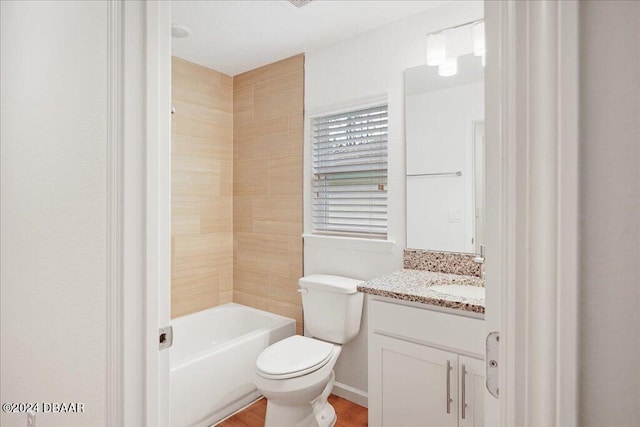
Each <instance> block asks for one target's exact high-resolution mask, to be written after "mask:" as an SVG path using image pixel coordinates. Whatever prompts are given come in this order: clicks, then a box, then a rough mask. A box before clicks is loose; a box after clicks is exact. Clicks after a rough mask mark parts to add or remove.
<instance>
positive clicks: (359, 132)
mask: <svg viewBox="0 0 640 427" xmlns="http://www.w3.org/2000/svg"><path fill="white" fill-rule="evenodd" d="M387 117H388V113H387V106H386V105H382V106H378V107H374V108H367V109H364V110H358V111H350V112H346V113H341V114H334V115H331V116H326V117H318V118H315V119H313V123H312V127H313V133H312V135H313V136H312V138H313V156H312V157H313V209H312V210H313V231H314V233H319V234H333V235H343V236H344V235H346V236H353V237H366V238H378V239H384V238H386V237H387Z"/></svg>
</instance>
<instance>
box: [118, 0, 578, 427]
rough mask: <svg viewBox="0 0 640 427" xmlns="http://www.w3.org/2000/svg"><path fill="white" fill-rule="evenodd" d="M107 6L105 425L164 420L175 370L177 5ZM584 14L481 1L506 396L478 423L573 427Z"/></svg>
mask: <svg viewBox="0 0 640 427" xmlns="http://www.w3.org/2000/svg"><path fill="white" fill-rule="evenodd" d="M113 3H118V4H122V6H121V8H122V12H117V13H121V15H119V16H120V18H119V19H116V24H114V25H115V26H114V27H113V28H114V29H120V31H121V34H122V35H123V37H122V39H118V38H115V39H114V40H115V41H116V43H120V44H119V45H118V46H120V47H119V48H118V49H121V52H122V53H121V55H114V56H113V58H111V56H110V64H111V60H112V59H113V61H119V60H122V63H119V65H117V66H116V67H115V70H116V71H117V72H119V73H121V74H119V75H120V76H121V77H122V87H123V88H124V90H122V89H119V90H120V92H117V94H118V95H117V96H116V97H115V98H114V101H113V102H115V107H114V108H115V109H114V111H115V112H116V113H117V116H116V117H117V120H116V121H115V122H114V123H115V124H113V129H115V130H118V131H121V132H122V133H121V134H119V133H116V134H115V135H116V136H114V137H113V138H115V139H113V141H115V142H116V145H115V148H113V149H114V150H116V151H114V153H115V154H116V157H115V158H114V159H115V161H116V165H115V166H114V169H113V171H114V175H113V176H110V177H109V185H110V187H109V188H111V189H112V191H114V193H113V194H111V193H110V195H109V197H110V200H112V201H113V205H112V206H111V207H112V208H113V212H114V213H113V215H111V216H110V218H111V219H110V225H112V226H113V227H114V228H112V229H110V232H109V233H110V236H111V237H110V238H111V240H110V241H111V242H112V243H113V244H115V248H114V249H113V257H112V259H111V261H110V262H109V264H108V266H107V268H108V269H109V270H110V272H111V273H113V274H115V276H113V275H112V278H113V280H110V281H109V289H108V292H109V295H110V298H109V299H108V306H107V312H108V319H107V320H108V325H107V326H108V329H109V330H108V331H107V332H108V339H107V361H108V372H107V375H108V377H110V378H114V379H113V380H111V381H108V382H107V384H108V385H107V407H106V411H107V416H106V419H107V425H109V426H116V425H155V426H164V425H168V423H169V420H170V417H169V415H170V414H169V390H168V385H169V383H168V374H169V364H168V354H167V352H164V353H160V352H158V348H157V331H158V327H159V326H164V325H163V324H162V323H163V322H162V320H163V319H165V318H168V316H169V314H168V311H167V310H168V307H169V304H170V301H169V298H170V279H171V277H170V276H171V272H170V262H169V260H170V237H169V236H170V212H171V206H170V136H171V129H170V102H171V101H170V74H169V73H170V48H171V38H170V34H169V27H170V15H171V14H170V7H171V5H170V2H168V1H167V2H163V1H149V2H123V1H121V0H113ZM118 7H120V6H118ZM578 12H579V5H578V2H577V1H575V0H567V1H563V2H553V1H541V2H520V1H517V0H508V1H499V0H497V1H496V0H488V1H486V3H485V19H486V21H487V23H488V25H487V26H486V28H487V43H488V45H489V46H494V48H490V51H489V53H488V57H487V69H486V79H487V80H486V82H487V91H486V94H487V96H486V146H487V158H486V161H487V183H486V184H487V218H488V221H487V248H486V259H487V263H486V278H487V283H489V286H488V287H487V315H486V324H487V327H488V329H489V330H497V331H499V332H500V333H501V337H502V340H501V343H502V345H501V348H500V364H499V366H500V394H501V398H500V400H497V399H494V398H492V397H488V398H487V399H488V400H487V402H486V405H487V413H488V415H487V424H486V425H501V426H505V427H507V426H513V425H517V426H522V427H546V426H558V427H560V426H562V427H575V426H577V335H578V334H577V332H578V324H577V313H578V304H577V301H578V294H577V284H578V278H579V275H578V268H577V266H578V264H577V260H578V228H577V227H578V226H577V224H578V107H579V105H578V76H579V73H578V66H579V64H578ZM117 13H116V15H117ZM141 24H142V26H141ZM119 40H122V41H119ZM162 58H166V60H162ZM111 65H113V64H111ZM119 67H120V68H119ZM118 70H119V71H118ZM114 81H117V80H114ZM127 88H128V89H129V90H128V89H127ZM150 106H153V107H154V108H150ZM138 119H139V120H138ZM118 135H122V139H121V141H122V142H121V144H120V145H119V144H117V140H118ZM118 147H119V148H118ZM117 150H121V151H120V152H121V153H122V155H117V154H118V151H117ZM123 159H126V161H124V160H123ZM110 191H111V190H110ZM112 195H113V196H114V198H113V199H112V198H111V196H112ZM140 200H142V201H143V202H142V203H140ZM118 218H121V222H118ZM136 226H137V228H136ZM532 237H534V238H532ZM118 305H120V308H118ZM141 343H144V344H141ZM490 413H492V414H496V415H495V418H492V417H493V415H489V414H490ZM121 421H122V422H121Z"/></svg>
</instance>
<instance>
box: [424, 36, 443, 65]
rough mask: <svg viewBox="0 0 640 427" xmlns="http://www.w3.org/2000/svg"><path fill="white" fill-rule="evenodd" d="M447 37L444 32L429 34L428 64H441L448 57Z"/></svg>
mask: <svg viewBox="0 0 640 427" xmlns="http://www.w3.org/2000/svg"><path fill="white" fill-rule="evenodd" d="M446 46H447V37H446V36H445V35H444V33H438V34H429V35H428V36H427V65H440V64H442V63H443V62H444V61H445V59H447V52H446V49H447V48H446Z"/></svg>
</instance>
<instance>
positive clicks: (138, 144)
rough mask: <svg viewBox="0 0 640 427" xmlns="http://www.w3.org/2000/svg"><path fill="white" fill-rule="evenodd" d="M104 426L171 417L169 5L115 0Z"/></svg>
mask: <svg viewBox="0 0 640 427" xmlns="http://www.w3.org/2000/svg"><path fill="white" fill-rule="evenodd" d="M107 10H108V25H107V27H108V46H107V51H108V64H109V69H108V81H109V93H108V111H109V119H108V129H109V135H108V141H107V146H108V153H109V160H108V176H107V209H108V210H107V249H108V250H107V254H108V257H107V265H106V272H107V304H106V316H107V331H106V336H107V337H106V364H107V371H106V377H107V379H106V390H105V397H106V399H105V425H106V426H109V427H120V426H143V425H146V426H159V427H165V426H169V424H170V405H169V352H168V351H163V352H161V351H159V349H158V329H159V328H160V327H163V326H167V325H168V324H169V323H170V304H171V34H170V26H171V3H170V2H168V1H162V0H160V1H157V0H154V1H124V0H109V1H108V2H107Z"/></svg>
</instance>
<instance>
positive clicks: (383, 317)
mask: <svg viewBox="0 0 640 427" xmlns="http://www.w3.org/2000/svg"><path fill="white" fill-rule="evenodd" d="M368 308H369V329H370V332H372V333H376V332H377V333H381V334H390V335H395V336H399V337H405V338H408V339H411V340H417V341H420V342H423V343H425V344H428V345H432V346H436V347H441V348H445V349H452V350H455V351H457V352H464V353H468V354H470V355H476V356H481V357H483V355H484V352H485V330H484V321H483V320H482V319H473V318H469V317H464V316H458V315H455V314H450V313H442V312H438V311H432V310H429V309H422V308H418V307H414V306H409V305H404V304H402V303H392V302H384V301H377V300H369V307H368Z"/></svg>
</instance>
